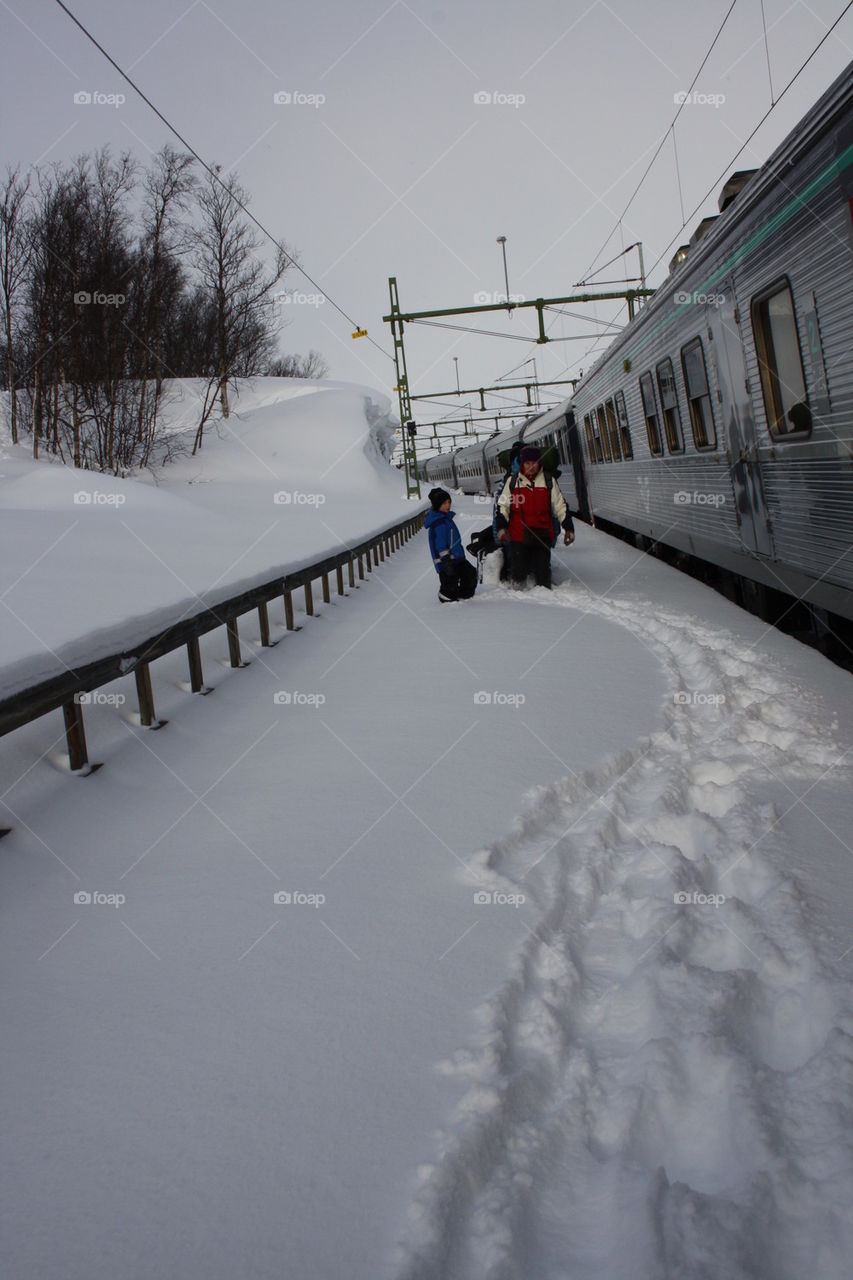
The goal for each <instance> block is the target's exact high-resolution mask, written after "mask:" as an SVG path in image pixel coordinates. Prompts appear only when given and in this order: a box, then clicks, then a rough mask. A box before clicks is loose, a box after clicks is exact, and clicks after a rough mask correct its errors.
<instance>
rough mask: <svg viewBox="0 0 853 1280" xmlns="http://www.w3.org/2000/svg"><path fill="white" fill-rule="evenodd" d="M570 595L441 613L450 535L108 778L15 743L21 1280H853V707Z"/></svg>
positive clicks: (12, 1056) (802, 664)
mask: <svg viewBox="0 0 853 1280" xmlns="http://www.w3.org/2000/svg"><path fill="white" fill-rule="evenodd" d="M318 401H319V397H315V402H318ZM291 430H292V431H293V432H295V433H296V438H297V439H300V440H301V439H305V438H307V436H306V432H305V430H304V429H303V427H302V426H301V425H300V424H299V423H298V422H297V419H296V418H295V417H294V418H293V419H291ZM314 438H315V439H316V438H317V437H314ZM224 447H227V446H224ZM205 448H207V446H205ZM213 453H214V450H211V455H212V454H213ZM205 465H211V466H212V465H213V464H212V463H210V462H208V461H207V460H206V463H205ZM370 466H371V469H372V473H373V474H374V475H377V476H378V478H377V479H376V481H375V483H376V486H377V490H376V491H377V492H379V486H380V485H382V484H383V483H384V479H383V478H382V477H381V476H379V475H378V472H377V471H376V468H375V467H374V466H373V464H372V463H371V464H370ZM317 470H318V471H319V470H320V466H319V460H318V464H317ZM394 479H395V482H396V483H397V484H398V485H399V478H398V477H394ZM264 483H265V482H264ZM372 484H373V482H372V481H370V480H368V479H366V478H365V479H364V483H363V487H362V488H361V489H360V490H359V494H360V499H361V502H362V516H363V512H364V510H365V509H368V510H370V511H372V510H373V508H374V502H373V490H372V488H371V486H372ZM251 485H252V481H251V480H249V481H247V482H246V488H245V491H244V495H243V499H241V507H240V509H241V511H243V512H248V511H249V510H250V509H251ZM306 487H307V486H306ZM210 492H211V493H212V492H213V490H212V488H211V490H210ZM382 492H384V490H382ZM365 498H369V499H370V501H369V503H367V504H365ZM396 501H397V508H396V509H399V508H400V507H402V505H403V504H402V503H400V502H399V490H397V498H396ZM214 505H215V504H214ZM389 505H390V504H389ZM454 506H455V509H456V510H457V512H458V513H459V522H460V526H461V528H462V531H463V535H467V533H468V532H469V531H470V530H471V529H474V528H477V527H479V526H480V524H482V523H485V520H484V518H483V513H484V510H487V509H486V508H484V507H482V506H480V505H479V504H476V503H474V502H472V501H471V500H470V499H460V498H457V499H456V500H455V502H454ZM404 509H405V508H404ZM111 514H115V513H114V512H113V513H111ZM313 514H316V512H315V513H313ZM321 514H322V513H321ZM263 516H264V513H263V511H260V513H259V518H261V517H263ZM353 518H354V519H355V517H353ZM198 519H199V516H198V512H197V511H193V512H192V513H187V515H186V521H187V526H186V536H187V537H189V535H190V530H194V529H195V528H196V527H197V526H196V524H195V522H196V520H198ZM329 523H330V524H332V525H333V522H331V521H330V522H329ZM377 523H378V522H377ZM333 527H334V525H333ZM316 532H317V526H316V525H315V526H314V529H313V531H312V532H311V533H310V534H309V533H305V535H304V539H305V540H304V542H303V543H302V544H301V546H302V548H304V549H306V550H307V547H308V545H309V541H310V537H313V536H314V535H315V534H316ZM466 540H467V539H466ZM323 545H324V546H325V545H326V544H325V543H324V544H323ZM556 565H557V571H556V577H557V579H558V585H557V586H556V589H555V590H554V592H553V593H548V592H545V591H543V590H541V589H534V590H531V591H529V592H526V593H512V592H509V591H508V590H507V589H506V588H504V587H502V586H499V585H498V584H497V583H496V582H495V581H494V565H491V564H490V565H489V578H490V580H489V581H488V582H487V583H486V584H485V585H484V587H483V588H482V589H481V590H480V592H479V593H478V595H477V597H476V598H475V599H474V600H473V601H470V602H467V603H464V604H460V605H451V606H442V605H440V604H439V603H438V601H437V599H436V586H437V579H436V577H435V574H434V572H433V570H432V568H431V565H430V562H429V557H428V552H427V547H426V537H425V535H423V534H421V535H419V536H418V537H417V538H415V539H414V540H413V541H412V542H410V543H409V544H407V545H406V547H405V548H404V550H403V551H402V552H401V553H400V554H399V555H396V556H394V557H393V558H392V559H391V560H390V561H387V562H385V563H384V564H382V565H380V566H379V568H378V571H377V572H376V573H375V574H374V575H373V576H372V577H371V578H370V580H369V581H368V582H366V583H365V584H364V585H363V586H362V587H360V588H359V589H358V590H356V591H355V592H353V593H352V594H351V595H350V597H349V598H348V599H346V600H342V601H338V600H335V601H334V602H333V603H332V604H331V605H325V606H322V607H321V613H320V615H319V616H318V617H315V618H305V617H304V616H303V617H302V618H301V622H302V624H303V626H302V630H300V631H299V632H296V633H285V632H284V630H283V628H282V627H281V625H279V626H278V627H277V630H276V637H277V638H279V639H280V643H279V644H278V645H277V646H276V647H275V648H273V649H268V650H261V649H259V648H258V647H257V646H256V645H251V644H249V643H246V645H245V648H246V651H247V656H249V657H251V659H252V661H251V664H250V665H249V666H248V667H247V668H246V669H244V670H240V671H232V670H231V669H230V668H228V667H227V666H226V662H225V660H226V654H227V651H226V646H225V641H224V637H223V636H222V635H217V634H213V635H210V636H208V637H206V638H205V640H204V641H203V653H204V658H205V676H206V679H207V681H208V683H209V684H210V685H212V686H214V692H213V693H212V694H211V695H210V696H209V697H204V698H192V697H190V696H189V695H188V694H187V692H186V688H185V681H186V671H185V668H184V663H183V659H182V657H181V655H179V654H178V655H172V656H171V657H169V658H166V659H162V660H160V661H158V663H157V664H155V666H154V668H153V677H154V691H155V698H156V702H157V708H158V712H159V714H160V715H161V716H164V717H166V718H167V719H168V721H169V723H168V725H167V726H166V727H165V728H164V729H162V730H161V731H158V732H150V731H145V730H142V729H140V728H139V727H138V725H137V724H136V723H135V719H134V716H133V713H132V711H133V707H134V701H133V697H132V692H133V690H132V680H130V679H127V680H124V681H119V682H116V684H115V685H113V686H110V688H109V689H108V690H106V691H105V692H106V693H108V694H115V695H120V696H125V697H126V698H127V701H126V702H125V703H123V704H119V705H110V704H104V705H101V706H96V707H92V708H89V709H87V728H88V734H89V745H90V754H91V755H92V756H93V757H94V758H97V759H100V760H104V761H105V767H104V768H103V769H102V770H100V771H99V772H98V773H96V774H94V775H92V776H91V777H89V778H86V779H81V778H76V777H71V776H69V774H68V772H67V770H66V768H65V766H64V763H63V760H62V745H63V744H62V739H61V719H60V717H59V716H56V717H47V718H45V719H44V720H42V721H40V722H38V723H37V724H34V725H31V726H28V727H27V728H26V729H24V730H21V731H19V732H18V733H16V734H14V735H12V736H11V737H9V738H7V739H4V740H3V741H2V742H0V768H2V774H3V779H4V785H3V788H2V793H3V801H2V803H3V805H4V806H5V807H6V820H7V821H8V823H9V824H10V825H12V826H13V828H14V830H13V834H12V835H10V836H9V837H7V838H6V839H5V840H3V842H2V844H0V855H2V856H0V878H2V883H0V910H2V916H3V930H2V942H1V943H0V947H2V971H3V974H4V980H3V1012H2V1018H3V1027H4V1036H3V1064H4V1065H3V1071H4V1080H5V1096H6V1099H7V1102H8V1104H9V1105H8V1107H7V1119H6V1122H5V1126H4V1131H5V1135H6V1141H5V1160H4V1162H3V1171H2V1179H3V1192H2V1200H3V1204H4V1206H5V1215H6V1222H5V1227H4V1229H3V1231H2V1238H3V1240H4V1244H3V1246H2V1247H3V1250H4V1254H3V1256H4V1275H9V1276H10V1277H13V1278H14V1280H19V1278H21V1280H23V1278H24V1277H26V1278H27V1280H29V1277H32V1276H36V1275H37V1276H39V1277H40V1278H43V1280H54V1278H56V1280H59V1278H60V1277H61V1278H62V1280H78V1278H79V1280H83V1278H84V1277H85V1280H100V1278H101V1277H104V1278H106V1277H110V1280H115V1278H116V1277H122V1278H123V1277H128V1278H129V1277H136V1276H140V1275H164V1276H172V1275H196V1274H197V1275H205V1276H208V1277H212V1278H213V1280H220V1278H221V1280H226V1278H227V1280H232V1277H234V1276H235V1275H240V1276H243V1277H247V1278H248V1280H268V1278H269V1280H271V1278H272V1277H280V1276H287V1277H293V1278H294V1280H303V1278H304V1277H308V1276H310V1277H312V1280H314V1278H318V1280H338V1278H339V1277H344V1276H346V1277H347V1278H348V1280H349V1278H350V1277H352V1278H358V1277H364V1280H368V1278H370V1280H375V1278H376V1277H377V1276H385V1277H387V1280H414V1278H415V1277H419V1278H423V1280H427V1278H428V1280H445V1278H448V1280H463V1278H465V1280H473V1278H474V1277H477V1278H478V1280H480V1278H482V1277H489V1280H510V1278H516V1277H517V1278H518V1280H522V1278H523V1280H530V1278H532V1277H536V1280H558V1278H559V1280H566V1278H568V1277H571V1280H623V1277H624V1278H625V1280H627V1278H628V1277H631V1280H646V1278H647V1277H648V1280H653V1278H654V1280H660V1278H661V1277H668V1278H672V1280H676V1278H678V1280H682V1278H684V1277H691V1278H693V1277H696V1278H698V1280H712V1278H713V1280H720V1278H723V1280H735V1278H737V1280H740V1278H741V1277H751V1278H755V1280H759V1278H760V1280H768V1278H770V1277H772V1280H788V1278H789V1277H790V1278H791V1280H794V1277H796V1280H802V1276H803V1275H806V1274H808V1275H814V1276H815V1277H820V1278H821V1280H823V1278H824V1277H826V1278H827V1280H836V1278H837V1280H841V1277H847V1276H848V1275H849V1270H850V1266H849V1259H850V1257H851V1256H853V1214H851V1204H853V1127H851V1093H850V1083H851V1071H850V1063H851V1057H852V1056H853V1054H851V1045H853V1040H851V1033H853V1018H851V998H850V991H849V979H850V971H851V964H853V936H851V931H850V919H851V911H850V907H851V903H853V857H851V855H852V854H853V850H851V847H850V832H851V829H853V803H851V792H850V774H851V767H850V761H851V747H853V698H851V688H853V686H851V677H850V675H849V674H847V673H845V672H843V671H841V670H839V669H838V668H835V667H833V666H831V665H830V664H829V663H828V662H827V661H826V660H825V659H824V658H822V657H821V656H820V655H819V654H817V653H815V652H813V651H811V650H808V649H804V648H803V647H802V646H800V645H798V644H797V643H796V642H795V641H794V640H792V639H790V638H788V637H786V636H783V635H781V634H779V633H777V632H775V631H773V630H769V629H767V628H766V627H764V625H763V624H761V623H760V622H758V621H757V620H756V619H754V618H751V617H749V616H748V615H746V614H744V613H742V612H741V611H739V610H738V609H736V608H735V607H734V606H733V605H731V604H730V603H728V602H727V601H726V600H724V599H722V598H721V597H719V596H717V595H715V594H713V593H712V592H710V591H709V590H707V589H706V588H704V587H702V586H701V585H700V584H698V583H696V582H694V581H692V580H690V579H687V578H684V577H683V576H681V575H680V574H678V573H677V572H676V571H675V570H672V569H670V568H668V567H667V566H665V565H663V564H661V563H659V562H657V561H654V560H651V559H649V558H648V557H644V556H640V555H639V554H638V553H636V552H635V551H633V550H631V549H630V548H628V547H627V546H625V545H623V544H621V543H619V542H617V541H615V540H613V539H611V538H608V537H607V536H606V535H604V534H601V533H599V532H596V531H593V530H590V529H588V528H586V527H585V526H582V525H579V527H578V538H577V542H576V544H575V545H574V546H573V547H571V548H568V549H561V550H560V551H559V552H558V553H557V556H556ZM163 577H164V581H168V575H166V574H165V573H164V575H163ZM170 589H171V588H170ZM118 621H119V623H120V622H121V619H119V620H118ZM278 621H279V623H280V622H281V619H279V620H278ZM248 622H249V620H248V619H247V624H248ZM243 632H244V633H245V636H246V637H247V640H248V638H249V637H250V636H251V635H252V632H251V629H250V626H249V625H247V626H246V627H245V628H244V629H241V634H242V633H243ZM282 692H286V693H289V694H290V701H289V702H287V701H282V700H281V699H279V700H276V697H275V695H276V694H277V693H279V694H280V693H282ZM483 695H489V696H488V697H484V696H483ZM496 695H497V696H496ZM321 697H322V698H324V699H325V701H323V702H320V698H321ZM522 697H523V699H524V700H523V701H521V698H522ZM80 891H84V892H89V893H91V892H100V893H103V894H121V895H123V896H124V898H125V901H124V902H123V903H122V904H121V905H119V906H113V905H107V904H106V903H104V904H98V903H94V902H93V903H89V904H78V903H75V901H74V895H75V894H76V893H79V892H80ZM282 892H284V893H289V894H291V901H290V902H289V903H283V904H277V903H276V902H275V901H274V895H275V894H276V893H282ZM300 895H305V899H306V900H302V899H301V898H300ZM319 895H322V897H323V898H324V901H322V902H320V901H319ZM477 895H479V896H481V897H482V896H483V895H486V896H487V897H488V898H489V900H488V901H486V902H483V901H478V899H477ZM521 898H523V901H519V899H521Z"/></svg>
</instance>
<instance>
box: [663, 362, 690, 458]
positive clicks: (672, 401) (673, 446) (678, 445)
mask: <svg viewBox="0 0 853 1280" xmlns="http://www.w3.org/2000/svg"><path fill="white" fill-rule="evenodd" d="M657 375H658V391H659V393H660V407H661V409H662V411H663V429H664V434H665V436H666V447H667V448H668V449H669V451H670V453H683V452H684V441H683V439H682V437H681V414H680V413H679V410H678V392H677V391H676V389H675V370H674V369H673V367H672V361H671V360H670V358H669V356H667V357H666V359H665V360H661V362H660V364H659V365H658V366H657Z"/></svg>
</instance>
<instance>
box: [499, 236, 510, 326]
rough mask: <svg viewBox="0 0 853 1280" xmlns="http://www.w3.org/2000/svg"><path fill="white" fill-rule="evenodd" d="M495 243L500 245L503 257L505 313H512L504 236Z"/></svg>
mask: <svg viewBox="0 0 853 1280" xmlns="http://www.w3.org/2000/svg"><path fill="white" fill-rule="evenodd" d="M497 242H498V244H499V245H500V247H501V252H502V253H503V256H504V283H505V285H506V306H507V311H512V306H511V305H510V301H509V274H508V272H507V269H506V236H498V241H497Z"/></svg>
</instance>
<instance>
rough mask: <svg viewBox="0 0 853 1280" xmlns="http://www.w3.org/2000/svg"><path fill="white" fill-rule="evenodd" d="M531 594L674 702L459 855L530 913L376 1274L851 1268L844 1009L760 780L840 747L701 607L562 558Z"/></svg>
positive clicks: (772, 781)
mask: <svg viewBox="0 0 853 1280" xmlns="http://www.w3.org/2000/svg"><path fill="white" fill-rule="evenodd" d="M535 595H536V598H537V601H538V602H539V603H541V604H542V605H543V606H544V607H556V608H559V607H564V606H571V607H572V608H574V609H576V608H578V607H580V608H581V609H583V610H585V611H592V612H593V613H595V614H597V615H599V616H602V617H604V618H607V619H610V620H612V621H615V622H618V623H621V624H622V625H626V626H629V627H630V629H631V630H632V632H633V633H634V634H635V635H636V636H637V637H638V638H639V639H640V640H641V641H643V642H644V643H646V644H647V645H649V646H650V647H651V648H652V649H653V651H654V653H655V654H656V655H657V656H658V658H659V659H660V660H661V661H662V662H663V663H664V665H665V667H666V669H667V671H668V673H669V676H670V678H671V683H672V689H673V702H672V705H671V706H670V707H668V708H667V710H666V713H665V724H664V728H663V729H662V730H661V731H659V732H657V733H655V734H653V735H652V736H651V737H649V738H647V739H645V740H643V741H640V742H638V743H637V744H636V746H635V747H634V748H633V749H632V750H629V751H626V752H624V754H620V755H618V756H616V757H614V758H612V759H610V760H609V761H607V762H606V763H605V764H604V765H602V766H601V767H600V768H598V769H595V770H593V771H590V772H589V773H587V774H585V775H584V776H582V777H577V776H567V777H566V778H565V779H564V780H563V781H562V782H560V783H558V784H555V785H553V786H550V787H545V788H542V789H540V790H539V791H538V792H537V793H536V794H535V795H534V796H533V797H532V802H531V803H530V805H529V807H528V809H527V810H526V812H525V815H524V817H523V818H522V819H521V820H519V822H518V823H517V824H516V826H515V828H514V829H513V830H512V831H511V832H510V833H509V834H508V835H507V836H506V837H505V838H504V839H502V840H501V841H499V842H497V843H495V844H494V845H493V846H492V847H491V848H490V849H488V850H485V851H483V852H482V853H481V854H479V855H478V857H477V858H476V859H475V862H474V868H473V869H474V871H475V872H476V875H477V879H478V883H481V884H482V886H483V887H484V888H492V889H495V890H497V889H501V890H510V891H515V892H518V891H519V890H521V891H522V892H524V893H525V894H526V895H527V897H528V900H532V901H533V902H535V904H536V906H537V908H538V909H539V912H540V916H539V920H538V923H537V924H536V927H535V929H534V931H533V932H532V933H531V934H530V936H529V938H528V939H527V941H526V943H525V944H524V945H523V947H522V949H521V951H520V954H518V956H517V957H516V960H515V962H514V965H513V969H512V971H511V972H510V974H509V976H508V977H507V979H506V981H505V982H504V984H503V986H502V987H501V988H500V990H499V991H498V992H497V994H496V995H495V996H494V997H493V999H492V1000H491V1001H490V1002H489V1004H488V1005H487V1006H486V1007H485V1008H484V1009H483V1010H482V1011H481V1030H480V1034H479V1037H478V1040H477V1043H476V1044H475V1047H474V1048H473V1049H472V1050H470V1051H461V1052H459V1053H458V1054H456V1055H455V1056H454V1059H453V1061H451V1062H446V1063H444V1064H442V1070H444V1071H445V1072H447V1073H450V1074H453V1075H455V1076H457V1077H458V1078H461V1079H463V1080H465V1081H467V1082H469V1085H468V1088H467V1092H466V1094H465V1096H464V1098H463V1100H462V1102H461V1104H460V1107H459V1109H458V1114H457V1115H456V1116H455V1117H454V1118H453V1120H452V1123H451V1124H450V1125H449V1127H448V1130H447V1132H446V1133H445V1134H444V1135H443V1136H442V1138H441V1140H440V1143H439V1153H438V1156H437V1158H436V1160H435V1162H434V1163H433V1164H431V1165H429V1166H426V1167H424V1168H423V1169H421V1170H420V1172H419V1187H418V1190H417V1192H416V1195H415V1200H414V1204H413V1206H412V1208H411V1210H410V1222H409V1224H408V1228H407V1232H406V1236H405V1240H404V1243H403V1245H402V1246H401V1249H400V1254H399V1258H398V1263H397V1268H396V1271H395V1276H396V1277H397V1280H473V1278H475V1277H476V1278H477V1280H480V1278H483V1280H485V1278H488V1280H532V1277H536V1280H593V1278H594V1280H604V1278H606V1280H622V1278H623V1277H624V1278H625V1280H628V1278H629V1277H630V1280H645V1278H646V1277H648V1280H665V1278H670V1277H671V1278H672V1280H675V1278H676V1277H677V1278H678V1280H684V1278H685V1277H691V1278H696V1280H728V1278H732V1280H734V1278H735V1277H736V1278H738V1280H740V1278H742V1277H755V1278H756V1280H758V1278H759V1277H760V1278H761V1280H767V1278H769V1277H772V1278H773V1280H788V1278H789V1277H790V1278H791V1280H802V1278H803V1277H804V1276H808V1275H813V1276H816V1277H818V1276H819V1277H820V1280H841V1277H842V1276H844V1277H848V1276H849V1259H850V1257H851V1256H853V1223H852V1222H851V1207H850V1206H851V1203H853V1127H852V1126H851V1103H850V1097H851V1095H850V1088H849V1086H850V1080H851V1060H853V1016H851V1003H850V999H849V995H848V994H847V992H846V990H845V987H844V985H843V984H842V982H841V980H840V978H839V977H838V975H837V974H836V973H835V972H833V965H832V961H831V958H829V957H827V956H826V955H823V954H821V953H820V948H819V941H816V931H815V930H814V928H811V927H810V923H809V920H808V917H807V910H808V904H807V900H806V898H805V895H804V893H803V892H802V889H801V887H800V886H799V885H798V882H797V880H796V878H795V877H794V876H793V875H791V874H788V873H787V872H786V871H785V870H784V866H785V855H786V851H785V847H784V835H783V831H784V828H783V825H782V824H783V822H784V817H785V811H786V809H787V808H788V801H787V799H786V801H785V802H784V803H782V804H780V802H779V795H780V793H781V795H783V796H785V797H788V790H787V788H791V790H790V797H789V801H790V807H792V808H793V807H794V805H795V803H796V798H797V796H803V795H806V794H807V792H808V790H810V789H811V788H812V787H813V786H815V785H817V782H818V781H820V779H821V778H823V777H824V776H825V775H827V774H829V773H830V772H831V771H832V770H838V771H839V772H838V773H836V774H834V775H833V776H834V777H836V778H837V777H838V776H839V775H843V776H845V777H848V778H849V773H850V769H849V766H848V763H847V758H846V753H845V752H844V751H843V750H842V749H841V748H840V747H839V746H837V745H836V744H835V743H833V742H832V741H829V740H827V739H826V737H825V736H824V735H823V733H822V731H821V729H820V728H819V727H818V723H817V718H816V717H813V718H812V719H811V720H810V716H809V707H808V705H807V704H806V700H805V699H804V698H802V697H801V696H799V695H798V694H797V693H796V691H792V689H791V687H790V685H789V684H788V683H787V682H783V681H782V680H781V679H779V678H777V677H775V676H774V675H773V674H772V673H771V672H770V671H769V670H768V669H767V667H766V666H765V664H764V662H763V660H762V659H763V655H762V654H761V653H757V652H755V651H753V650H752V649H751V648H749V647H748V646H747V645H746V644H744V642H743V641H742V640H739V639H737V638H736V637H735V636H733V635H732V634H730V633H727V632H725V631H723V630H722V629H721V628H716V627H713V626H709V625H706V624H703V625H699V624H696V623H694V622H692V621H691V620H690V619H689V618H685V617H683V616H679V615H677V614H675V613H672V612H669V611H667V610H662V609H660V607H659V606H658V605H652V604H651V602H649V603H648V604H647V605H646V606H645V607H642V605H641V606H640V607H638V605H637V603H636V602H635V601H632V602H619V601H613V600H604V599H602V598H600V597H597V596H596V595H594V594H593V593H592V592H589V591H588V590H587V589H586V588H584V587H583V586H582V585H580V584H579V583H577V582H575V581H572V582H567V583H563V584H562V585H559V586H558V587H557V588H556V589H555V590H554V592H553V595H551V596H546V594H545V593H544V592H536V593H535ZM502 598H505V597H503V593H502ZM519 603H520V605H521V606H522V607H531V606H532V605H533V604H534V601H533V598H532V597H527V599H525V600H523V601H519ZM685 699H686V700H687V701H686V702H685V701H684V700H685ZM768 790H772V791H773V795H774V798H775V800H774V803H771V802H770V801H769V800H768V799H762V792H764V793H765V794H766V793H767V792H768ZM780 864H781V869H780ZM679 894H681V895H682V901H681V902H679V901H678V900H677V899H676V895H679ZM684 896H686V897H687V899H688V900H687V901H686V902H684V901H683V898H684ZM720 896H722V897H723V898H724V901H723V902H720V900H719V898H720ZM712 899H713V900H712ZM810 935H811V936H810Z"/></svg>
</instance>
